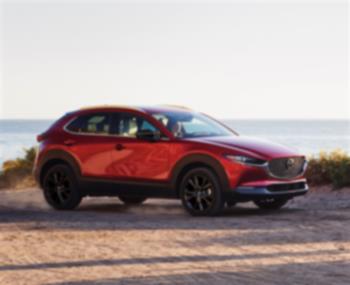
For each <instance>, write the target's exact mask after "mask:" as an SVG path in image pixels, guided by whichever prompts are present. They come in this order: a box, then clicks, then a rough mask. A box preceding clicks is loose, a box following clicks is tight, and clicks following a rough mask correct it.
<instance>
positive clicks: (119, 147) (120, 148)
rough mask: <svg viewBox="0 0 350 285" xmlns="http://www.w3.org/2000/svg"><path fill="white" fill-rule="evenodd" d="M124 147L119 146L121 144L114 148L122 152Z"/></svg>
mask: <svg viewBox="0 0 350 285" xmlns="http://www.w3.org/2000/svg"><path fill="white" fill-rule="evenodd" d="M124 148H125V147H124V146H123V145H122V144H121V143H118V144H117V145H116V146H115V149H116V150H118V151H121V150H123V149H124Z"/></svg>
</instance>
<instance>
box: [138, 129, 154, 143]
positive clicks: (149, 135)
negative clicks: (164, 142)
mask: <svg viewBox="0 0 350 285" xmlns="http://www.w3.org/2000/svg"><path fill="white" fill-rule="evenodd" d="M136 138H138V139H140V140H146V141H158V140H160V132H159V131H151V130H140V131H138V132H137V133H136Z"/></svg>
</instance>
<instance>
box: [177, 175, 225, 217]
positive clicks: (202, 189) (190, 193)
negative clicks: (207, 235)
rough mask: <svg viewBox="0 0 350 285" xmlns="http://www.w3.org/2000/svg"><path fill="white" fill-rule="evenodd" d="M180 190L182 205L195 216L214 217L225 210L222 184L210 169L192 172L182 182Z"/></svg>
mask: <svg viewBox="0 0 350 285" xmlns="http://www.w3.org/2000/svg"><path fill="white" fill-rule="evenodd" d="M179 190H180V197H181V201H182V205H183V206H184V208H185V209H186V210H187V212H189V213H190V214H191V215H193V216H214V215H217V214H219V213H220V212H221V211H222V209H223V206H224V202H225V201H224V199H223V197H222V196H223V195H222V192H221V187H220V183H219V180H218V178H217V177H216V175H215V173H213V172H212V171H211V170H210V169H207V168H195V169H192V170H190V171H189V172H188V173H187V174H186V175H185V176H184V177H183V179H182V180H181V183H180V189H179Z"/></svg>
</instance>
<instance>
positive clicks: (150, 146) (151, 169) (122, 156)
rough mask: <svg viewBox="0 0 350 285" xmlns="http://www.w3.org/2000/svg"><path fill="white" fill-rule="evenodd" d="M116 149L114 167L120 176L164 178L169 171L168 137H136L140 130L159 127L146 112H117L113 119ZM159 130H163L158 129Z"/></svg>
mask: <svg viewBox="0 0 350 285" xmlns="http://www.w3.org/2000/svg"><path fill="white" fill-rule="evenodd" d="M112 124H113V126H112V132H113V133H114V135H115V150H114V151H113V152H112V156H111V157H112V166H111V171H112V175H113V177H114V178H116V179H118V180H132V181H138V180H139V181H150V182H152V181H153V182H161V181H164V180H166V178H167V177H168V172H169V148H170V142H169V139H168V138H166V137H164V136H162V137H161V139H160V140H157V141H147V140H141V139H138V138H136V133H137V131H138V130H150V131H159V130H158V129H157V128H156V127H155V126H154V125H153V124H151V123H150V122H149V121H148V120H147V118H145V117H144V116H142V115H140V114H138V113H134V112H126V111H124V112H120V113H118V114H115V116H114V117H113V121H112ZM159 132H160V131H159Z"/></svg>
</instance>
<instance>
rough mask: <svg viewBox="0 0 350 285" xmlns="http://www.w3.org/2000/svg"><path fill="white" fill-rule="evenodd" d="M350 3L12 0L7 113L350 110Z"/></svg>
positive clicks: (250, 114) (2, 110)
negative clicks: (167, 108) (130, 108)
mask: <svg viewBox="0 0 350 285" xmlns="http://www.w3.org/2000/svg"><path fill="white" fill-rule="evenodd" d="M348 8H349V7H348V5H347V2H346V1H342V2H341V1H340V2H339V1H328V2H327V1H295V2H289V1H280V2H268V1H243V2H238V1H232V2H222V3H218V2H214V1H211V2H210V1H209V2H201V1H193V2H184V1H182V2H170V1H163V2H147V1H142V2H136V1H128V2H116V1H108V2H103V1H89V2H86V1H82V0H80V1H75V2H72V1H57V2H56V1H40V2H32V1H3V2H1V6H0V9H1V14H0V16H1V22H0V24H1V30H0V39H1V41H0V49H1V57H0V66H1V68H0V73H1V74H0V75H1V82H0V92H1V93H0V95H1V96H0V118H2V119H19V118H20V119H23V118H25V119H38V118H39V119H42V118H50V119H51V118H57V117H59V116H61V115H62V114H64V113H65V112H67V111H71V110H74V109H77V108H80V107H83V106H90V105H105V104H108V105H109V104H121V105H157V104H175V105H184V106H188V107H191V108H194V109H195V110H198V111H203V112H205V113H208V114H211V115H213V116H216V117H217V118H223V119H224V118H233V119H234V118H243V119H256V118H262V119H270V118H273V119H315V118H318V119H344V118H349V117H350V95H349V86H348V81H349V54H348V47H349V42H348V40H349V34H348V32H349V26H348V14H349V9H348Z"/></svg>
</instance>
